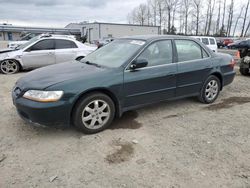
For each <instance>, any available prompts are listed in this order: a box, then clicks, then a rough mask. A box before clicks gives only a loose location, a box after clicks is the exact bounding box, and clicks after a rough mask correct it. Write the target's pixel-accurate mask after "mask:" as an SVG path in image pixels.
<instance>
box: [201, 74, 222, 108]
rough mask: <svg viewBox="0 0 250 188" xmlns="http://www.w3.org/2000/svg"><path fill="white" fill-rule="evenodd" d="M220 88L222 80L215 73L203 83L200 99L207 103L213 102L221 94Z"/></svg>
mask: <svg viewBox="0 0 250 188" xmlns="http://www.w3.org/2000/svg"><path fill="white" fill-rule="evenodd" d="M220 88H221V82H220V80H219V79H218V77H216V76H214V75H211V76H209V77H208V78H207V80H206V81H205V82H204V84H203V87H202V90H201V92H200V96H199V100H200V101H201V102H202V103H205V104H210V103H213V102H214V101H215V100H216V99H217V97H218V96H219V93H220Z"/></svg>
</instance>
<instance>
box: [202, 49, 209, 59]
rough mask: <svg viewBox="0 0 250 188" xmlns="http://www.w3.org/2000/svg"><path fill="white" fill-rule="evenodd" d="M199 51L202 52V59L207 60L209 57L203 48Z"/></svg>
mask: <svg viewBox="0 0 250 188" xmlns="http://www.w3.org/2000/svg"><path fill="white" fill-rule="evenodd" d="M201 50H202V57H203V58H208V57H209V55H208V54H207V52H206V51H205V50H204V49H203V48H202V49H201Z"/></svg>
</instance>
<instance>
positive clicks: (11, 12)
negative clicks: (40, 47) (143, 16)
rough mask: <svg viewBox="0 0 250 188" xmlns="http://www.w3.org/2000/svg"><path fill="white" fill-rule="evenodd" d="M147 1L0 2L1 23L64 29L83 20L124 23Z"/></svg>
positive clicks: (28, 0) (49, 0) (62, 0)
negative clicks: (132, 12)
mask: <svg viewBox="0 0 250 188" xmlns="http://www.w3.org/2000/svg"><path fill="white" fill-rule="evenodd" d="M145 2H146V0H0V23H9V24H13V25H28V26H45V27H64V26H66V25H67V24H68V23H71V22H81V21H84V20H89V21H99V22H117V23H126V22H127V14H128V13H129V12H130V11H131V10H132V9H133V8H134V7H136V6H138V5H139V4H140V3H145Z"/></svg>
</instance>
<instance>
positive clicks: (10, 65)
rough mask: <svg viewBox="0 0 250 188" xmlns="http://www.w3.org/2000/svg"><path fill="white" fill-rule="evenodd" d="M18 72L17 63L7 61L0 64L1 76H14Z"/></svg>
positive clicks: (10, 60)
mask: <svg viewBox="0 0 250 188" xmlns="http://www.w3.org/2000/svg"><path fill="white" fill-rule="evenodd" d="M19 70H20V66H19V64H18V62H17V61H15V60H12V59H9V60H3V61H1V62H0V71H1V72H2V73H3V74H14V73H17V72H18V71H19Z"/></svg>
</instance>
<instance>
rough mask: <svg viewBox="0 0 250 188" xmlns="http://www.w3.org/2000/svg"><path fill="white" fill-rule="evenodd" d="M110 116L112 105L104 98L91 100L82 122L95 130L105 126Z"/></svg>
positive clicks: (84, 111) (83, 113) (83, 114)
mask: <svg viewBox="0 0 250 188" xmlns="http://www.w3.org/2000/svg"><path fill="white" fill-rule="evenodd" d="M109 117H110V106H109V105H108V103H106V102H105V101H103V100H94V101H91V102H90V103H89V104H88V105H86V106H85V108H84V109H83V112H82V123H83V124H84V125H85V126H86V127H87V128H89V129H92V130H95V129H99V128H101V127H102V126H104V125H105V124H106V123H107V121H108V120H109Z"/></svg>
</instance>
